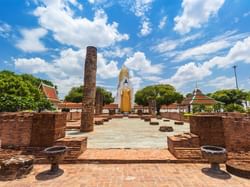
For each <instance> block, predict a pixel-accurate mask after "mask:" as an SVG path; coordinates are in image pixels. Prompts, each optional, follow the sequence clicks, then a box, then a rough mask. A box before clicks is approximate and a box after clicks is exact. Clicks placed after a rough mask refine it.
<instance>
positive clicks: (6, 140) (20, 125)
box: [0, 113, 66, 148]
mask: <svg viewBox="0 0 250 187" xmlns="http://www.w3.org/2000/svg"><path fill="white" fill-rule="evenodd" d="M65 127H66V114H65V113H0V139H1V142H2V146H3V147H7V146H8V147H9V146H12V147H14V148H15V147H28V146H34V147H47V146H52V145H53V144H54V141H55V140H57V139H59V138H63V137H65Z"/></svg>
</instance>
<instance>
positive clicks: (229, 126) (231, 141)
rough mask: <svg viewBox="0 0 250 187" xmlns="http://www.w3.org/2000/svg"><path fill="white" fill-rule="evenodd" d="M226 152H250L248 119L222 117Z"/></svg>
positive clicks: (249, 120)
mask: <svg viewBox="0 0 250 187" xmlns="http://www.w3.org/2000/svg"><path fill="white" fill-rule="evenodd" d="M222 120H223V127H224V135H225V144H226V148H227V150H228V151H235V152H238V151H250V118H233V117H223V118H222Z"/></svg>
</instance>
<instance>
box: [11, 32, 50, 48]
mask: <svg viewBox="0 0 250 187" xmlns="http://www.w3.org/2000/svg"><path fill="white" fill-rule="evenodd" d="M21 34H22V37H23V38H22V39H20V40H18V41H17V43H16V47H18V48H19V49H21V50H23V51H25V52H43V51H46V50H47V49H46V47H45V46H44V44H43V43H42V42H41V38H42V37H44V36H45V35H46V34H47V30H45V29H43V28H36V29H22V30H21Z"/></svg>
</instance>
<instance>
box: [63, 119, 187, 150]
mask: <svg viewBox="0 0 250 187" xmlns="http://www.w3.org/2000/svg"><path fill="white" fill-rule="evenodd" d="M153 121H158V122H159V123H160V125H149V122H144V121H143V120H141V119H132V118H122V119H112V120H110V121H109V122H105V123H104V125H98V126H97V125H96V126H95V130H94V132H90V133H80V132H79V130H71V131H67V136H88V148H154V149H156V148H160V149H162V148H167V136H169V135H173V134H180V133H183V132H189V124H188V123H185V124H184V125H175V124H174V121H172V120H171V121H170V122H164V121H163V120H157V119H153ZM79 124H80V123H79ZM161 125H169V126H172V127H173V128H174V132H160V131H159V127H160V126H161Z"/></svg>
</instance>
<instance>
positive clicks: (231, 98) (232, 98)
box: [210, 89, 248, 105]
mask: <svg viewBox="0 0 250 187" xmlns="http://www.w3.org/2000/svg"><path fill="white" fill-rule="evenodd" d="M247 95H248V94H247V92H245V91H243V90H237V89H228V90H218V91H216V92H214V93H212V94H210V96H211V97H212V98H214V99H215V100H217V101H220V102H223V103H224V104H225V105H228V104H238V105H242V103H243V101H244V100H246V99H247Z"/></svg>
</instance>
